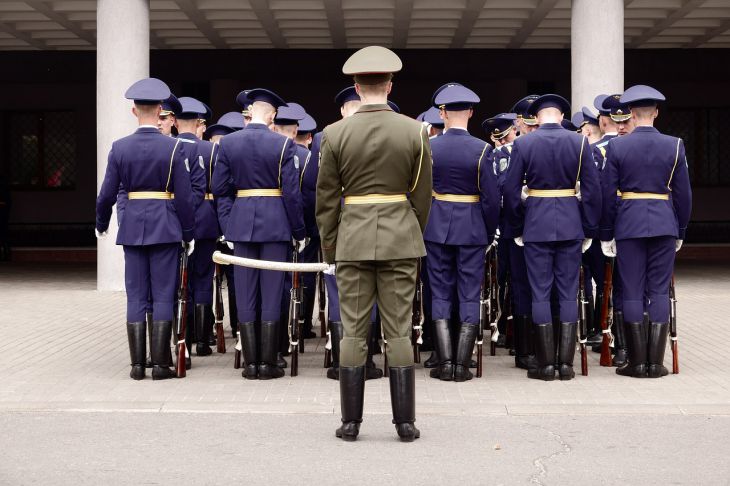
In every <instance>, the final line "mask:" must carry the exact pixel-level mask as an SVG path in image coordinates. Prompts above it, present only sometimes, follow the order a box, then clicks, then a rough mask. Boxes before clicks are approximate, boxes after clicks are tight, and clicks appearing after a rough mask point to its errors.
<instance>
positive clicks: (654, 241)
mask: <svg viewBox="0 0 730 486" xmlns="http://www.w3.org/2000/svg"><path fill="white" fill-rule="evenodd" d="M620 101H621V102H622V103H626V104H628V105H629V107H630V110H631V116H632V118H633V119H634V121H635V124H636V128H635V129H634V131H633V132H632V133H631V134H629V135H626V136H624V137H620V138H616V139H614V140H612V141H611V143H610V144H608V150H607V154H606V168H605V169H604V175H603V216H602V218H601V235H600V236H601V246H602V248H603V252H604V253H605V254H606V256H608V257H617V256H618V258H617V265H618V269H619V275H620V280H621V285H622V287H623V312H624V319H625V324H624V328H625V329H626V338H627V344H628V354H629V356H628V364H627V365H626V366H624V367H621V368H618V369H617V370H616V373H618V374H619V375H623V376H633V377H637V378H643V377H647V376H648V377H650V378H659V377H661V376H664V375H666V374H667V369H666V368H665V367H664V365H663V362H664V351H665V349H666V343H667V333H668V322H669V284H670V280H671V277H672V272H673V270H674V254H675V252H677V251H679V249H680V248H681V246H682V241H683V240H684V237H685V233H686V230H687V224H688V223H689V218H690V213H691V211H692V190H691V188H690V182H689V172H688V168H687V158H686V155H685V150H684V143H683V142H682V139H681V138H676V137H670V136H668V135H663V134H662V133H660V132H659V131H658V130H657V129H656V128H654V120H655V119H656V117H657V116H658V115H659V110H658V108H657V104H658V103H659V102H661V101H665V97H664V95H662V94H661V93H660V92H659V91H657V90H656V89H654V88H651V87H649V86H644V85H637V86H633V87H631V88H629V89H627V90H626V92H625V93H624V94H623V95H622V96H621V98H620ZM616 191H620V193H621V196H620V201H619V202H618V204H617V203H616V195H617V192H616ZM619 255H620V256H619ZM645 311H646V312H647V313H648V315H649V321H648V322H647V321H645V320H644V312H645Z"/></svg>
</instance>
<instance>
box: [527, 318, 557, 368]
mask: <svg viewBox="0 0 730 486" xmlns="http://www.w3.org/2000/svg"><path fill="white" fill-rule="evenodd" d="M534 331H535V368H531V369H529V370H527V377H528V378H533V379H536V380H544V381H553V380H554V379H555V341H554V339H555V335H554V334H553V323H552V322H544V323H541V324H535V325H534Z"/></svg>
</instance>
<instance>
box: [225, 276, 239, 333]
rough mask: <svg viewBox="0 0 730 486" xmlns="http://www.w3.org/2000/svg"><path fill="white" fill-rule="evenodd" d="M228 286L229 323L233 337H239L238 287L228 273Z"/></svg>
mask: <svg viewBox="0 0 730 486" xmlns="http://www.w3.org/2000/svg"><path fill="white" fill-rule="evenodd" d="M231 273H233V272H231ZM226 286H227V287H228V324H229V325H230V326H231V337H233V339H238V309H237V308H236V289H235V287H234V285H233V280H229V279H228V274H226Z"/></svg>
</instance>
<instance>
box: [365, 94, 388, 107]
mask: <svg viewBox="0 0 730 486" xmlns="http://www.w3.org/2000/svg"><path fill="white" fill-rule="evenodd" d="M360 100H361V101H362V104H363V105H387V104H388V95H387V94H382V95H380V94H370V95H367V96H364V95H363V93H360Z"/></svg>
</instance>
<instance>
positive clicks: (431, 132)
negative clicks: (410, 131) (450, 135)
mask: <svg viewBox="0 0 730 486" xmlns="http://www.w3.org/2000/svg"><path fill="white" fill-rule="evenodd" d="M416 120H418V121H420V122H423V123H426V124H428V126H429V129H428V137H429V138H434V137H438V136H440V135H441V134H443V133H444V121H443V120H442V119H441V117H440V116H439V110H438V108H435V107H433V106H432V107H430V108H429V109H428V110H426V111H424V112H423V113H421V114H420V115H418V118H416Z"/></svg>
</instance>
